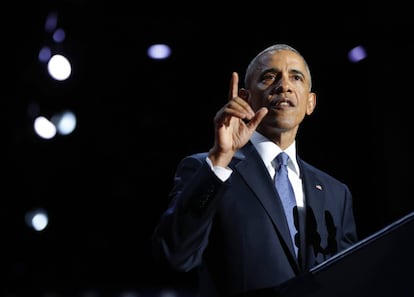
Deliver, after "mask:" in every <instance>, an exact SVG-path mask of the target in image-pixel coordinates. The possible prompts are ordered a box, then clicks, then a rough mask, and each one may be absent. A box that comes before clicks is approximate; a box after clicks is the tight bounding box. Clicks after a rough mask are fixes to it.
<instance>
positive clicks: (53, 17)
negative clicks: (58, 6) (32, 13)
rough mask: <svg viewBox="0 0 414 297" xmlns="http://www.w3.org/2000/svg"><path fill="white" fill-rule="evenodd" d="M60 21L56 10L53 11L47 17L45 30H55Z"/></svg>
mask: <svg viewBox="0 0 414 297" xmlns="http://www.w3.org/2000/svg"><path fill="white" fill-rule="evenodd" d="M57 21H58V16H57V13H56V12H51V13H49V15H48V16H47V18H46V22H45V30H46V32H52V31H53V30H55V28H56V25H57Z"/></svg>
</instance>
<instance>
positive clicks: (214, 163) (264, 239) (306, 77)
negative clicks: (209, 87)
mask: <svg viewBox="0 0 414 297" xmlns="http://www.w3.org/2000/svg"><path fill="white" fill-rule="evenodd" d="M238 84H239V77H238V74H237V73H233V74H232V78H231V84H230V90H229V98H228V101H227V102H226V104H225V105H224V106H223V107H222V108H221V109H220V110H219V111H218V112H217V114H216V116H215V119H214V120H215V141H214V145H213V146H212V148H211V149H210V150H209V151H208V152H204V153H199V154H194V155H192V156H188V157H186V158H184V159H183V160H182V161H181V162H180V163H179V165H178V167H177V170H176V175H175V179H174V187H173V189H172V191H171V193H170V196H171V203H170V205H169V207H168V209H167V210H166V211H165V213H164V214H163V215H162V216H161V219H160V222H159V224H158V226H157V227H156V229H155V231H154V235H153V247H154V254H155V256H156V258H157V259H159V260H162V261H165V263H167V264H168V265H169V266H170V267H172V268H173V269H176V270H178V271H190V270H193V269H197V270H198V273H199V288H200V296H202V297H204V296H209V297H212V296H243V295H247V294H250V293H254V292H260V291H262V290H265V289H269V288H271V289H272V290H273V291H274V292H277V290H278V287H280V286H281V285H282V284H283V283H285V282H286V281H288V280H291V279H293V278H295V277H296V276H298V275H300V274H301V273H304V272H306V271H308V270H309V269H310V268H312V267H314V266H315V265H317V264H319V263H321V262H322V261H324V260H326V259H328V258H330V257H331V256H333V255H334V254H336V253H338V252H339V251H342V250H344V249H346V248H348V247H349V246H351V245H352V244H354V243H355V242H356V241H357V234H356V233H357V232H356V226H355V221H354V215H353V208H352V207H353V206H352V196H351V192H350V190H349V188H348V187H347V185H345V184H343V183H342V182H340V181H339V180H337V179H335V178H333V177H332V176H330V175H328V174H327V173H325V172H323V171H321V170H319V169H317V168H315V167H314V166H312V165H310V164H309V163H307V162H305V161H304V160H302V159H301V158H300V157H299V156H298V155H297V151H296V141H295V139H296V135H297V132H298V129H299V126H300V124H301V123H302V121H303V120H304V118H305V116H309V115H311V114H312V112H313V111H314V109H315V106H316V94H315V93H314V92H312V80H311V73H310V70H309V67H308V64H307V62H306V61H305V59H304V58H303V56H302V55H301V54H300V53H299V52H298V51H297V50H296V49H294V48H293V47H291V46H289V45H285V44H276V45H273V46H270V47H268V48H266V49H265V50H263V51H262V52H260V53H259V54H258V55H257V56H256V57H255V58H254V59H253V60H252V61H251V63H250V64H249V65H248V67H247V70H246V74H245V80H244V88H241V89H239V87H238ZM280 152H285V153H287V155H288V156H289V161H288V166H289V169H288V171H289V172H288V175H289V180H290V183H291V184H292V188H293V191H294V198H293V199H295V203H296V206H295V207H294V208H293V209H291V210H290V211H287V212H285V211H284V210H283V209H284V208H283V202H282V200H281V198H282V194H280V189H278V187H279V186H276V187H275V184H274V180H275V178H276V177H275V176H277V174H276V171H277V170H278V169H279V167H280V164H278V162H275V161H274V159H275V157H276V156H277V155H278V154H279V153H280ZM292 213H293V214H294V216H293V220H294V225H295V226H294V227H291V228H289V224H288V221H289V218H290V217H291V214H292ZM290 229H295V230H293V232H294V233H296V234H294V238H293V239H292V237H291V236H290V231H289V230H290Z"/></svg>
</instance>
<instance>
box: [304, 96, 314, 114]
mask: <svg viewBox="0 0 414 297" xmlns="http://www.w3.org/2000/svg"><path fill="white" fill-rule="evenodd" d="M315 107H316V94H315V93H313V92H310V93H309V95H308V104H307V107H306V114H307V115H310V114H312V112H313V111H314V110H315Z"/></svg>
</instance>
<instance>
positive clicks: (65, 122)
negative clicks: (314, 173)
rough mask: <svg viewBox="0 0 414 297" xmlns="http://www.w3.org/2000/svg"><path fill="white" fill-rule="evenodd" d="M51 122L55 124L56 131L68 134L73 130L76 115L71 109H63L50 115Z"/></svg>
mask: <svg viewBox="0 0 414 297" xmlns="http://www.w3.org/2000/svg"><path fill="white" fill-rule="evenodd" d="M51 121H52V123H53V124H54V125H55V126H56V128H57V132H58V133H60V134H62V135H68V134H70V133H72V132H73V130H75V127H76V116H75V114H74V113H73V112H71V111H65V112H62V113H60V114H57V115H55V116H53V117H52V119H51Z"/></svg>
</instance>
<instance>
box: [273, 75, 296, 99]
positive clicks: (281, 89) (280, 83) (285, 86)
mask: <svg viewBox="0 0 414 297" xmlns="http://www.w3.org/2000/svg"><path fill="white" fill-rule="evenodd" d="M291 91H292V86H291V84H290V80H289V76H286V75H281V76H280V77H279V79H278V80H277V81H276V83H275V92H276V93H277V94H280V93H287V92H291Z"/></svg>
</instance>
